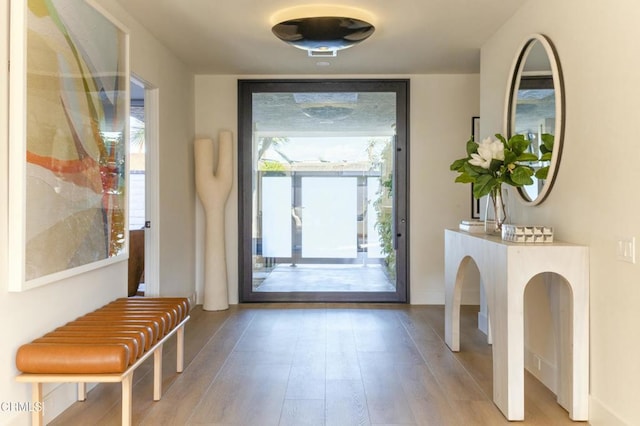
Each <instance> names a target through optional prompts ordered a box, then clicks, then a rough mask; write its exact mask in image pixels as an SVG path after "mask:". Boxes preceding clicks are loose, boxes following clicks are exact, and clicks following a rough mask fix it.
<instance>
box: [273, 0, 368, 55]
mask: <svg viewBox="0 0 640 426" xmlns="http://www.w3.org/2000/svg"><path fill="white" fill-rule="evenodd" d="M370 18H371V16H370V14H368V13H367V12H365V11H363V10H360V9H356V8H351V7H346V6H337V5H336V6H333V5H307V6H298V7H294V8H290V9H286V10H284V11H281V12H279V13H277V14H276V15H274V16H273V17H272V24H273V27H272V29H271V31H273V33H274V34H275V35H276V37H278V38H279V39H280V40H282V41H284V42H286V43H288V44H290V45H292V46H294V47H297V48H298V49H302V50H306V51H307V52H308V54H309V56H314V57H317V56H329V57H332V56H336V55H337V52H338V50H342V49H346V48H349V47H352V46H354V45H356V44H358V43H360V42H361V41H363V40H365V39H367V38H368V37H369V36H371V34H373V32H374V31H375V26H374V24H372V23H371V22H372V20H371V19H370Z"/></svg>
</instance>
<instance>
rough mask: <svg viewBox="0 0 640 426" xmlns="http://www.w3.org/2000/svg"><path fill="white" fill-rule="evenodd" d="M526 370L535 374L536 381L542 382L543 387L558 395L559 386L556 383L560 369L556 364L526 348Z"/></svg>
mask: <svg viewBox="0 0 640 426" xmlns="http://www.w3.org/2000/svg"><path fill="white" fill-rule="evenodd" d="M524 368H526V369H527V371H529V372H530V373H531V374H533V376H534V377H535V378H536V379H538V380H540V382H542V384H543V385H545V386H546V387H548V388H549V389H550V390H551V392H553V393H554V394H556V395H557V394H558V384H557V382H556V378H557V374H558V367H557V366H556V365H555V364H553V363H551V362H549V361H548V360H546V359H544V358H543V357H541V356H540V355H538V354H536V353H534V352H533V351H531V349H529V348H527V347H525V351H524Z"/></svg>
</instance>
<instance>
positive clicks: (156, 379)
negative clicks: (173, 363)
mask: <svg viewBox="0 0 640 426" xmlns="http://www.w3.org/2000/svg"><path fill="white" fill-rule="evenodd" d="M162 346H163V345H159V346H158V347H157V348H156V350H155V351H153V400H154V401H160V398H161V397H162Z"/></svg>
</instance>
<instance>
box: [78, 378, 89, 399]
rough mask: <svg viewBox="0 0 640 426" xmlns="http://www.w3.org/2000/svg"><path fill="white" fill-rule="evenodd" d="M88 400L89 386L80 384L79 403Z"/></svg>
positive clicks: (83, 383)
mask: <svg viewBox="0 0 640 426" xmlns="http://www.w3.org/2000/svg"><path fill="white" fill-rule="evenodd" d="M86 400H87V384H86V383H85V382H78V401H86Z"/></svg>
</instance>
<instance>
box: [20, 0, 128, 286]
mask: <svg viewBox="0 0 640 426" xmlns="http://www.w3.org/2000/svg"><path fill="white" fill-rule="evenodd" d="M14 6H15V7H20V8H22V12H23V13H24V17H25V22H26V28H25V29H24V31H25V39H24V44H25V45H26V49H25V57H24V62H23V64H24V68H25V72H26V74H25V75H26V77H24V80H23V85H24V86H25V87H24V89H23V90H22V96H24V100H23V102H22V104H21V103H20V102H18V103H17V105H22V107H23V109H24V111H23V112H24V114H25V116H24V120H23V121H22V123H21V124H22V126H21V127H22V128H21V129H20V130H21V131H13V129H12V131H11V132H10V135H11V144H12V147H11V149H18V148H16V147H18V146H19V149H20V150H21V155H22V156H23V161H24V166H21V167H20V168H19V171H18V172H17V173H15V172H12V173H11V176H12V178H14V179H15V180H16V182H19V184H20V185H22V187H21V189H22V191H21V192H22V194H21V196H20V198H21V199H23V200H24V204H23V208H22V209H19V210H22V214H23V215H24V216H23V218H21V220H16V222H17V223H19V224H21V226H22V227H23V231H22V232H23V234H22V235H23V238H22V240H23V244H22V246H23V248H24V253H22V256H20V257H22V265H20V267H22V266H24V269H23V270H22V271H21V273H19V274H13V275H12V279H17V280H18V281H22V282H23V283H25V282H27V283H28V282H34V280H35V281H40V282H42V283H45V282H48V281H52V280H55V279H57V277H59V275H60V273H61V272H65V271H74V270H75V271H77V272H82V271H84V270H86V269H90V267H93V266H95V267H99V266H100V265H101V263H100V262H104V261H106V260H109V259H113V258H116V257H118V256H121V255H124V254H126V246H127V245H126V232H125V231H126V229H127V228H126V188H127V185H126V177H127V173H126V158H127V135H126V129H127V120H128V102H129V92H128V91H129V82H128V81H129V73H128V57H127V55H128V39H127V37H128V35H127V34H126V32H124V31H123V30H122V29H121V28H120V27H118V26H116V25H115V24H114V23H113V22H112V21H111V20H109V19H107V18H106V17H105V16H104V15H103V14H102V13H100V12H99V11H98V10H97V9H95V8H94V7H93V6H91V5H90V4H88V3H87V2H86V1H84V0H28V2H27V4H26V7H25V6H24V2H23V1H22V0H18V1H14V2H13V3H12V7H14ZM14 18H15V16H12V26H13V25H14ZM14 31H15V28H13V27H12V34H14ZM13 48H15V45H12V49H13ZM13 58H14V56H13V54H12V59H13ZM12 65H13V61H12ZM12 71H14V70H13V69H12ZM13 82H14V80H12V83H13ZM16 89H17V88H16V87H14V86H13V84H12V87H11V90H12V91H15V90H16ZM25 89H26V90H25ZM11 96H12V100H13V97H14V96H18V95H16V94H15V93H13V92H12V94H11ZM13 105H14V106H15V105H16V104H13ZM14 112H17V111H14V109H12V110H11V113H14ZM14 123H16V121H12V125H13V124H14ZM18 138H21V139H24V141H20V140H16V139H18ZM14 158H16V157H12V165H13V166H15V165H14V164H13V163H14V161H13V159H14ZM10 197H11V194H10ZM88 266H89V268H87V267H88ZM78 268H79V269H78ZM56 274H57V275H56ZM20 276H21V277H22V279H20V278H19V277H20ZM16 284H19V283H14V285H13V286H11V285H10V288H13V289H16V287H25V286H20V285H16ZM26 287H27V288H28V287H31V286H28V285H27V286H26ZM21 289H23V288H21Z"/></svg>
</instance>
